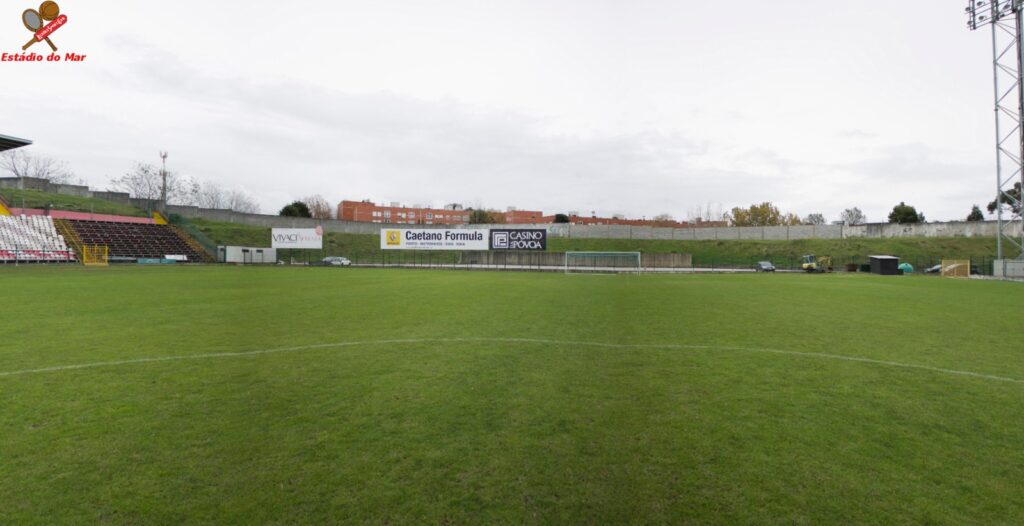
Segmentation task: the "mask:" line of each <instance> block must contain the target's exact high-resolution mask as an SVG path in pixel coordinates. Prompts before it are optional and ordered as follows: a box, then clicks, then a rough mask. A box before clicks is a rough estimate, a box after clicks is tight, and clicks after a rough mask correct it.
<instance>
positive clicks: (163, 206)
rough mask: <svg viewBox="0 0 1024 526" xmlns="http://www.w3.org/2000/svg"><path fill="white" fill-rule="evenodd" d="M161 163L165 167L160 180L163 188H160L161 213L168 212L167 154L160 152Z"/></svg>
mask: <svg viewBox="0 0 1024 526" xmlns="http://www.w3.org/2000/svg"><path fill="white" fill-rule="evenodd" d="M160 161H161V162H162V163H163V167H162V168H161V169H160V179H161V181H162V186H161V187H160V211H161V212H166V211H167V152H160Z"/></svg>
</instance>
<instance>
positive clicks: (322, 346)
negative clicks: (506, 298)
mask: <svg viewBox="0 0 1024 526" xmlns="http://www.w3.org/2000/svg"><path fill="white" fill-rule="evenodd" d="M418 343H526V344H544V345H576V346H580V347H602V348H609V349H689V350H719V351H738V352H756V353H768V354H782V355H788V356H800V357H805V358H824V359H828V360H841V361H847V362H856V363H867V364H872V365H884V366H888V367H899V368H903V369H916V370H919V371H928V372H933V373H942V374H950V375H957V376H967V377H971V378H980V379H983V380H993V381H998V382H1009V383H1015V384H1024V380H1021V379H1017V378H1010V377H1006V376H996V375H992V374H984V373H976V372H972V371H961V370H958V369H946V368H942V367H932V366H928V365H918V364H912V363H902V362H893V361H888V360H876V359H874V358H862V357H858V356H846V355H841V354H828V353H813V352H803V351H789V350H783V349H768V348H762V347H738V346H728V345H679V344H657V343H603V342H587V341H573V340H550V339H540V338H406V339H391V340H366V341H352V342H336V343H321V344H316V345H302V346H298V347H281V348H277V349H261V350H256V351H238V352H220V353H207V354H192V355H181V356H156V357H152V358H135V359H131V360H115V361H108V362H93V363H82V364H75V365H59V366H53V367H40V368H37V369H22V370H19V371H0V378H4V377H8V376H19V375H26V374H37V373H51V372H60V371H71V370H76V369H92V368H96V367H115V366H120V365H133V364H143V363H156V362H172V361H182V360H201V359H208V358H238V357H246V356H258V355H261V354H276V353H286V352H298V351H311V350H316V349H330V348H337V347H357V346H368V345H392V344H418Z"/></svg>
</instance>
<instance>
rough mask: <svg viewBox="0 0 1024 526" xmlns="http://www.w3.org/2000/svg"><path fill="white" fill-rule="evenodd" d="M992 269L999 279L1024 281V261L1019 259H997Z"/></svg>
mask: <svg viewBox="0 0 1024 526" xmlns="http://www.w3.org/2000/svg"><path fill="white" fill-rule="evenodd" d="M992 267H993V268H992V274H993V275H994V276H995V277H997V278H1010V279H1024V261H1021V260H1019V259H997V260H996V261H995V263H994V264H993V266H992Z"/></svg>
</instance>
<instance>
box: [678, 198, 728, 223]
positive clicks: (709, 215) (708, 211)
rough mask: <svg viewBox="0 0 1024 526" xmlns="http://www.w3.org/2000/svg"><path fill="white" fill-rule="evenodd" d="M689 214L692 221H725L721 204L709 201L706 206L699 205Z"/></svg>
mask: <svg viewBox="0 0 1024 526" xmlns="http://www.w3.org/2000/svg"><path fill="white" fill-rule="evenodd" d="M687 216H688V218H689V220H690V222H691V223H698V224H699V223H705V222H710V221H724V220H725V219H726V217H725V214H724V213H723V212H722V205H721V204H714V203H710V202H709V203H708V204H706V205H704V206H701V205H697V207H696V208H694V209H692V210H690V211H689V212H688V213H687Z"/></svg>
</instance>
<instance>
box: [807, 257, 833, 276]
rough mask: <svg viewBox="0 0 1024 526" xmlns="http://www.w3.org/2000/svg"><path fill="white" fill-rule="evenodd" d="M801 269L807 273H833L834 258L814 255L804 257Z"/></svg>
mask: <svg viewBox="0 0 1024 526" xmlns="http://www.w3.org/2000/svg"><path fill="white" fill-rule="evenodd" d="M800 268H801V269H803V270H804V271H806V272H832V257H831V256H821V257H815V256H814V254H808V255H806V256H804V257H803V260H802V261H801V263H800Z"/></svg>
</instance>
